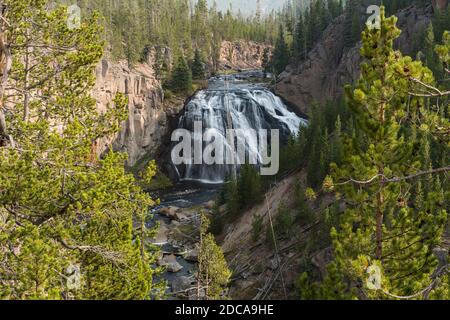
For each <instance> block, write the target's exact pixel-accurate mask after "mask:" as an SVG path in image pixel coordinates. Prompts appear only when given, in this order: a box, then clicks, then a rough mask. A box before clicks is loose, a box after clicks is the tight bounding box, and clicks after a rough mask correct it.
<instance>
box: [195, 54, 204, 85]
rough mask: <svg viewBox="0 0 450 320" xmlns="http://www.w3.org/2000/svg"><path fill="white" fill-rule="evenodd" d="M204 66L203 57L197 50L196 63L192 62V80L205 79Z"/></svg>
mask: <svg viewBox="0 0 450 320" xmlns="http://www.w3.org/2000/svg"><path fill="white" fill-rule="evenodd" d="M203 65H204V64H203V61H202V56H201V54H200V51H199V50H198V49H197V50H195V56H194V61H193V62H192V78H193V79H194V80H203V79H205V68H204V66H203Z"/></svg>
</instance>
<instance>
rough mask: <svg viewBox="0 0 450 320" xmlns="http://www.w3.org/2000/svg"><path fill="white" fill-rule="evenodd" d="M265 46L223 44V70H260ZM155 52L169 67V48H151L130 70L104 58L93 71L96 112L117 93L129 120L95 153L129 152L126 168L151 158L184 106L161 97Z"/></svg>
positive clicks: (122, 62)
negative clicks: (109, 150) (121, 95)
mask: <svg viewBox="0 0 450 320" xmlns="http://www.w3.org/2000/svg"><path fill="white" fill-rule="evenodd" d="M266 47H267V46H265V45H261V44H257V43H254V42H246V41H236V42H228V41H224V42H223V44H222V48H221V67H222V68H223V69H233V70H238V69H260V68H261V65H262V57H263V53H264V49H265V48H266ZM156 50H163V51H164V52H162V56H163V57H164V59H166V60H167V61H166V63H167V64H168V65H170V64H171V63H172V61H173V58H172V56H171V51H170V49H168V48H161V47H159V48H153V49H151V50H150V51H149V54H148V58H147V61H146V62H145V63H139V64H136V65H134V66H133V67H132V68H130V67H129V66H128V64H127V63H126V61H118V62H112V61H110V60H108V59H103V60H102V61H101V62H100V63H99V64H98V66H97V68H96V79H97V80H96V85H95V87H94V90H93V96H94V98H95V99H96V100H97V108H98V110H99V111H100V112H101V111H104V110H105V109H106V108H108V107H109V106H110V105H111V103H112V101H113V99H114V97H115V95H116V93H117V92H121V93H124V94H126V96H127V97H128V101H129V102H128V116H129V117H128V119H127V120H126V121H125V122H124V123H123V124H122V130H121V131H120V133H119V134H118V135H117V136H116V137H111V138H109V139H104V140H102V141H100V142H99V144H98V152H100V153H101V152H103V151H105V150H106V149H107V148H109V146H111V145H112V146H113V148H114V150H116V151H120V152H126V153H128V162H127V165H129V166H133V165H135V164H136V163H137V162H138V161H139V160H140V159H142V158H143V157H146V158H147V157H148V158H152V157H154V156H155V153H156V152H157V151H158V148H159V147H160V146H161V145H163V144H164V142H165V139H167V134H168V133H169V131H170V130H172V129H173V128H172V127H171V123H173V121H170V120H171V119H174V118H176V117H177V115H178V114H179V113H180V111H181V110H182V109H183V107H184V103H183V102H184V97H183V98H181V99H170V101H167V100H166V99H165V97H164V91H163V89H162V85H161V81H160V80H158V79H157V77H156V75H155V68H154V65H155V61H156Z"/></svg>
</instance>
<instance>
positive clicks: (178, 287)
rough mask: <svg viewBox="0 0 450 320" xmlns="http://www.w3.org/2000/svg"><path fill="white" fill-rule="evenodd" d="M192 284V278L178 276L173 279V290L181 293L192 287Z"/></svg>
mask: <svg viewBox="0 0 450 320" xmlns="http://www.w3.org/2000/svg"><path fill="white" fill-rule="evenodd" d="M192 285H193V283H192V280H191V278H189V277H185V276H181V277H177V278H175V280H173V281H172V292H174V293H177V292H178V293H181V292H183V291H186V290H188V289H190V288H191V287H192Z"/></svg>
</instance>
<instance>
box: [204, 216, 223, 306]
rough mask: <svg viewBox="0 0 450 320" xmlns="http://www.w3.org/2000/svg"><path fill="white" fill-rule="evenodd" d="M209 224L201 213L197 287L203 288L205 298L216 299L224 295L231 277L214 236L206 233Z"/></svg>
mask: <svg viewBox="0 0 450 320" xmlns="http://www.w3.org/2000/svg"><path fill="white" fill-rule="evenodd" d="M209 226H210V222H209V220H208V218H207V217H206V216H205V215H204V214H203V213H202V214H201V225H200V248H199V265H198V281H199V287H200V288H205V291H206V299H208V300H218V299H222V298H223V296H224V291H225V289H226V287H227V285H228V283H229V281H230V278H231V271H230V270H229V269H228V266H227V262H226V260H225V257H224V255H223V252H222V249H221V248H220V247H219V246H218V245H217V244H216V241H215V239H214V236H213V235H212V234H210V233H207V231H208V229H209Z"/></svg>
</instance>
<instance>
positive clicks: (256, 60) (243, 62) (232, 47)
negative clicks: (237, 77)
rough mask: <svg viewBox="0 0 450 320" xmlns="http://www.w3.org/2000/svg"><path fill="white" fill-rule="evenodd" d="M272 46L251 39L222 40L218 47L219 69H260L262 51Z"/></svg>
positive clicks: (270, 48)
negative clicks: (220, 45)
mask: <svg viewBox="0 0 450 320" xmlns="http://www.w3.org/2000/svg"><path fill="white" fill-rule="evenodd" d="M266 48H268V49H269V50H270V51H269V52H271V51H272V47H271V46H269V45H266V44H261V43H256V42H253V41H244V40H238V41H233V42H231V41H223V42H222V47H221V49H220V69H223V70H225V69H232V70H250V69H261V68H262V64H263V63H262V62H263V56H264V51H265V50H266Z"/></svg>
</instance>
